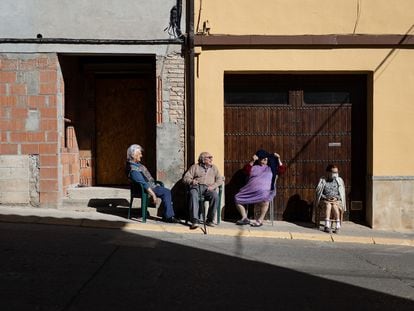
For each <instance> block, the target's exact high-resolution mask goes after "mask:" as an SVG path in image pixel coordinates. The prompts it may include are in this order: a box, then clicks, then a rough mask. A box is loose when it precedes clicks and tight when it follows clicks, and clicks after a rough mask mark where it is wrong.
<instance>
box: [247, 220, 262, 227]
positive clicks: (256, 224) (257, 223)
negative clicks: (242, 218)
mask: <svg viewBox="0 0 414 311" xmlns="http://www.w3.org/2000/svg"><path fill="white" fill-rule="evenodd" d="M250 226H252V227H261V226H263V223H262V222H259V221H257V220H256V221H255V222H252V223H251V224H250Z"/></svg>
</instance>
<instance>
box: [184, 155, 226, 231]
mask: <svg viewBox="0 0 414 311" xmlns="http://www.w3.org/2000/svg"><path fill="white" fill-rule="evenodd" d="M212 162H213V157H212V156H211V154H210V153H209V152H202V153H201V154H200V156H199V157H198V163H196V164H193V165H192V166H191V167H190V168H189V169H188V170H187V172H186V173H185V174H184V176H183V182H184V183H185V184H186V185H188V186H189V187H190V202H189V204H190V218H191V227H190V228H191V229H196V228H197V227H198V226H197V224H199V223H200V220H199V215H200V209H199V197H200V195H203V196H204V198H205V200H207V201H209V202H210V208H209V209H208V213H207V219H206V225H207V226H210V227H213V226H214V224H213V219H214V216H215V212H216V210H217V208H218V204H219V198H218V193H217V191H216V189H217V187H219V186H220V185H221V184H222V182H223V179H222V177H221V175H220V173H219V170H218V168H217V167H216V166H215V165H214V164H213V163H212Z"/></svg>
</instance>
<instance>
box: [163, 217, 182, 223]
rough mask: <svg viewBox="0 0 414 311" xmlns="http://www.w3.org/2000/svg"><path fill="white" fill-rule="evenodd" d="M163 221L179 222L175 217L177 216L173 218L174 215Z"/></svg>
mask: <svg viewBox="0 0 414 311" xmlns="http://www.w3.org/2000/svg"><path fill="white" fill-rule="evenodd" d="M164 221H165V222H168V223H170V224H178V223H180V220H179V219H177V218H175V217H174V216H173V217H170V218H166V219H165V220H164Z"/></svg>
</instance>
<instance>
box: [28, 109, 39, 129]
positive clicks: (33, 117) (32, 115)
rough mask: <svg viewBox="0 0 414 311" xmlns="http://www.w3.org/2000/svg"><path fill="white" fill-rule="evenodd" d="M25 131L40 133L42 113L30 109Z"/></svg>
mask: <svg viewBox="0 0 414 311" xmlns="http://www.w3.org/2000/svg"><path fill="white" fill-rule="evenodd" d="M25 129H26V131H28V132H35V131H39V129H40V111H38V110H35V109H30V110H29V111H28V112H27V118H26V124H25Z"/></svg>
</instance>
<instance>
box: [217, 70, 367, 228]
mask: <svg viewBox="0 0 414 311" xmlns="http://www.w3.org/2000/svg"><path fill="white" fill-rule="evenodd" d="M237 79H241V80H243V79H242V78H241V77H237ZM237 79H236V80H237ZM246 79H254V78H252V77H246ZM315 79H317V78H315V77H314V78H311V77H310V76H305V77H304V76H301V77H300V79H298V81H300V82H298V83H296V82H295V81H294V80H292V81H291V85H290V86H289V85H287V86H286V90H285V91H286V92H287V93H288V94H289V96H288V97H287V98H288V99H289V102H288V103H287V104H283V105H280V104H274V105H271V104H269V102H268V101H266V102H265V103H264V104H260V101H259V100H257V97H258V96H259V95H257V94H256V95H257V96H256V101H255V102H254V103H248V102H243V101H241V102H240V103H237V102H236V101H235V99H237V98H242V96H241V95H240V96H234V94H237V86H236V83H234V81H233V82H231V81H230V80H231V79H230V80H229V79H225V81H230V82H229V83H230V84H231V91H232V96H233V97H231V96H230V97H229V96H226V95H225V98H226V100H225V101H226V102H225V109H224V121H225V175H226V177H227V181H229V180H231V177H232V176H233V175H234V174H235V173H236V172H237V170H238V169H240V168H241V167H243V165H244V164H245V163H246V161H247V160H249V159H250V157H251V155H252V154H253V153H254V152H255V151H256V150H257V149H259V148H264V149H266V150H268V151H271V152H274V151H277V152H279V153H280V154H281V156H282V159H283V160H284V162H285V163H286V164H287V167H288V169H287V172H286V174H285V175H284V176H282V177H281V178H279V180H278V186H277V190H278V195H277V198H276V201H275V205H276V211H275V214H276V215H277V217H278V219H282V218H284V219H287V220H309V219H310V211H311V209H310V206H311V204H312V201H313V197H314V189H315V186H316V184H317V182H318V180H319V178H320V177H321V176H322V175H323V174H324V173H325V172H324V171H325V168H326V166H327V165H328V164H330V163H335V164H337V165H338V166H339V168H340V172H341V177H342V178H344V181H345V184H346V186H347V192H348V193H350V192H351V187H352V179H351V177H352V176H351V175H352V174H351V173H352V162H351V159H352V152H353V150H352V140H353V136H352V135H354V136H355V135H363V133H364V131H362V124H361V122H360V123H358V124H356V123H355V122H354V123H353V120H352V117H353V113H354V114H355V113H356V111H354V112H353V109H360V107H361V106H363V105H364V104H365V103H364V102H361V98H364V96H363V93H364V87H365V84H364V85H360V87H359V88H358V87H356V86H355V84H358V81H354V82H353V81H352V79H350V78H349V76H346V77H345V78H344V79H345V83H344V82H343V81H341V79H340V77H338V78H337V79H330V80H329V79H322V82H321V83H325V85H324V86H321V85H320V84H318V83H315ZM269 80H272V81H274V82H275V83H277V81H278V79H277V77H273V78H272V79H269ZM357 80H358V79H357ZM241 85H242V86H241V88H242V90H241V94H243V93H245V92H246V90H245V88H246V87H248V86H247V84H246V83H244V84H243V83H242V84H241ZM252 85H257V81H256V82H254V83H252ZM256 89H258V87H257V86H256ZM278 89H279V90H280V86H279V87H278ZM307 92H308V93H307ZM267 93H270V91H269V92H267ZM360 93H361V94H360ZM229 98H230V99H229ZM351 99H354V100H359V102H353V103H351ZM353 107H354V108H353ZM353 126H354V128H353ZM364 150H365V149H364V148H363V147H359V149H358V150H356V151H354V152H362V153H364ZM355 167H356V166H355ZM354 170H355V171H356V172H358V173H359V174H360V178H364V172H360V169H359V167H358V169H354ZM226 201H227V202H226V204H230V205H231V204H232V203H231V200H226ZM226 207H227V205H226ZM229 207H230V209H232V208H233V207H231V206H229ZM236 216H237V215H236Z"/></svg>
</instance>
